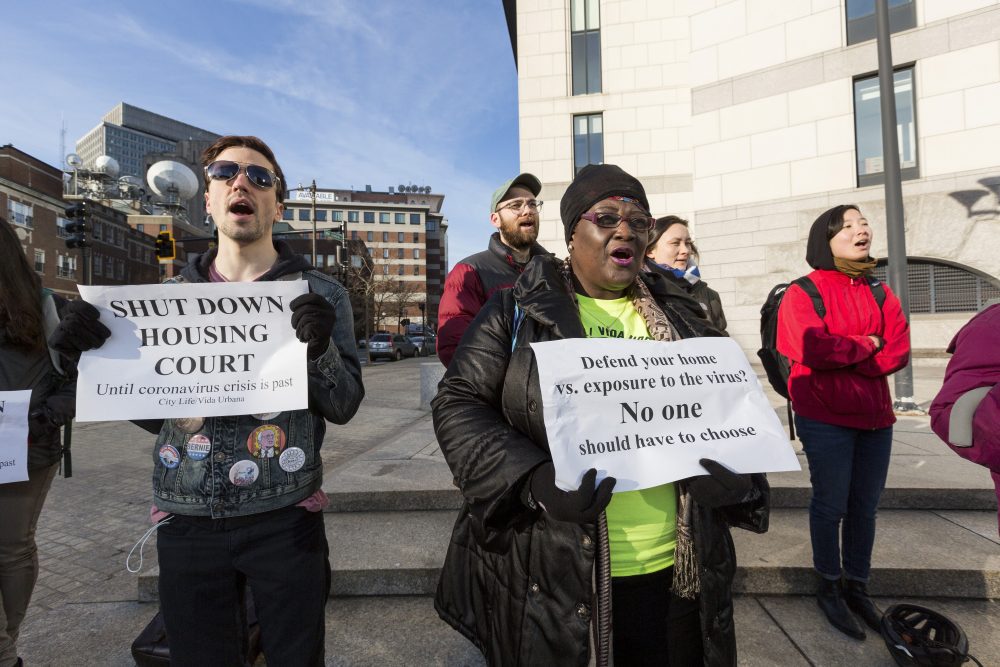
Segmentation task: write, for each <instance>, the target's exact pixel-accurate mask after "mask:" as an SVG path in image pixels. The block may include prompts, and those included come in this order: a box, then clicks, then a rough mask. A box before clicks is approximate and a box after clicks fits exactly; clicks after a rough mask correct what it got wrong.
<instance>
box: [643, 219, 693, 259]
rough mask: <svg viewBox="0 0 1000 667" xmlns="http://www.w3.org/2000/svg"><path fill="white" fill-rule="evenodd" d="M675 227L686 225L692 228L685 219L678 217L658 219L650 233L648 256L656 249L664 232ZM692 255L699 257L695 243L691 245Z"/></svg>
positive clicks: (647, 245)
mask: <svg viewBox="0 0 1000 667" xmlns="http://www.w3.org/2000/svg"><path fill="white" fill-rule="evenodd" d="M674 225H684V226H685V227H688V228H690V224H689V223H688V221H687V220H685V219H684V218H680V217H678V216H676V215H665V216H663V217H662V218H657V219H656V223H655V224H654V225H653V229H651V230H650V231H649V243H647V244H646V253H647V254H648V253H649V252H650V251H652V250H653V248H655V247H656V244H657V242H659V240H660V237H661V236H663V234H664V232H666V231H667V230H668V229H670V228H671V227H673V226H674ZM690 247H691V254H692V255H697V254H698V250H697V249H696V248H695V247H694V243H691V244H690Z"/></svg>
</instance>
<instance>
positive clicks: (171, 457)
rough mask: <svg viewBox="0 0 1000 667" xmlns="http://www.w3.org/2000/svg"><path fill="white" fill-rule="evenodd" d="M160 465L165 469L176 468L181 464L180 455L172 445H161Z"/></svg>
mask: <svg viewBox="0 0 1000 667" xmlns="http://www.w3.org/2000/svg"><path fill="white" fill-rule="evenodd" d="M159 455H160V463H162V464H163V465H164V466H166V467H167V468H176V467H177V466H179V465H180V464H181V454H180V452H178V451H177V448H176V447H174V446H173V445H163V446H162V447H160V452H159Z"/></svg>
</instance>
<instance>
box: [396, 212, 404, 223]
mask: <svg viewBox="0 0 1000 667" xmlns="http://www.w3.org/2000/svg"><path fill="white" fill-rule="evenodd" d="M394 219H395V221H396V224H397V225H401V224H403V223H404V222H406V214H405V213H397V214H396V215H395V218H394Z"/></svg>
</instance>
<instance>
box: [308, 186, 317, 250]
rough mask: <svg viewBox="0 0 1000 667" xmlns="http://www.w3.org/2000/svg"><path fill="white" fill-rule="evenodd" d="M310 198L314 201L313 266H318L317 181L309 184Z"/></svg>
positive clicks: (312, 215)
mask: <svg viewBox="0 0 1000 667" xmlns="http://www.w3.org/2000/svg"><path fill="white" fill-rule="evenodd" d="M309 198H310V199H311V200H312V206H311V208H312V211H311V213H310V215H311V217H312V223H313V238H312V249H313V266H316V179H315V178H314V179H313V180H312V183H310V184H309Z"/></svg>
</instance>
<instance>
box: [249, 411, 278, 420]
mask: <svg viewBox="0 0 1000 667" xmlns="http://www.w3.org/2000/svg"><path fill="white" fill-rule="evenodd" d="M280 414H281V413H280V412H258V413H257V414H255V415H250V416H251V417H253V418H254V419H259V420H261V421H262V422H266V421H271V420H272V419H274V418H275V417H277V416H278V415H280Z"/></svg>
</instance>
